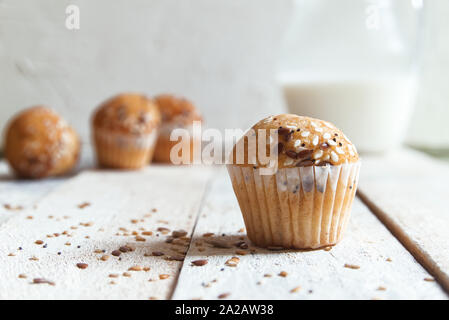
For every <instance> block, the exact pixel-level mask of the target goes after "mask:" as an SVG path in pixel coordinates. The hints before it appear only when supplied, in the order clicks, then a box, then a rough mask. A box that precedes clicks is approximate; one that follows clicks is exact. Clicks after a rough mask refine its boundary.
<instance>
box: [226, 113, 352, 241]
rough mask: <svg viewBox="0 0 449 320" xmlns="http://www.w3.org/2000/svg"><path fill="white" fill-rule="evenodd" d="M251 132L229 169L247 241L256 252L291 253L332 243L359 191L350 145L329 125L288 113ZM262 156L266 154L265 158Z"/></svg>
mask: <svg viewBox="0 0 449 320" xmlns="http://www.w3.org/2000/svg"><path fill="white" fill-rule="evenodd" d="M252 129H253V130H249V132H248V133H247V134H245V135H244V137H243V138H241V139H240V141H239V142H237V144H236V145H235V146H234V149H233V152H232V155H231V159H230V160H231V163H230V164H228V165H227V167H228V171H229V174H230V176H231V180H232V185H233V188H234V191H235V194H236V196H237V200H238V202H239V205H240V209H241V211H242V214H243V218H244V221H245V225H246V229H247V232H248V237H249V239H250V240H251V241H252V242H254V243H255V244H256V245H258V246H261V247H282V248H292V249H319V248H322V247H328V246H333V245H335V244H337V243H338V242H339V241H340V240H341V238H342V235H343V233H344V231H345V229H346V226H347V223H348V220H349V216H350V213H351V207H352V203H353V200H354V196H355V193H356V189H357V183H358V177H359V169H360V161H359V156H358V153H357V150H356V148H355V147H354V145H353V144H352V143H351V142H350V141H349V139H348V138H347V137H346V136H345V135H344V134H343V132H341V131H340V130H339V129H337V128H336V127H335V126H334V125H333V124H331V123H329V122H326V121H321V120H317V119H312V118H308V117H301V116H297V115H291V114H283V115H279V116H275V117H269V118H267V119H264V120H262V121H260V122H259V123H257V124H256V125H255V126H254V127H253V128H252ZM251 141H255V142H256V143H251ZM259 146H260V147H259ZM239 150H240V151H241V150H243V152H244V155H245V156H244V157H243V159H240V158H239V157H240V151H239ZM259 151H260V152H259ZM263 152H266V154H269V152H272V153H271V155H272V159H271V161H268V160H267V159H264V158H263ZM260 154H261V155H260ZM239 159H240V160H241V161H237V160H239ZM273 159H274V161H273ZM262 160H263V161H262Z"/></svg>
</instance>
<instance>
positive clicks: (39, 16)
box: [0, 0, 449, 147]
mask: <svg viewBox="0 0 449 320" xmlns="http://www.w3.org/2000/svg"><path fill="white" fill-rule="evenodd" d="M330 1H334V0H330ZM69 4H76V5H78V6H79V7H80V10H81V29H80V30H78V31H69V30H67V29H66V28H65V18H66V15H65V8H66V6H67V5H69ZM428 4H429V6H430V12H429V17H428V21H429V25H428V26H429V29H428V32H427V38H426V50H425V57H424V73H423V79H422V87H421V88H422V89H421V91H420V93H419V101H418V108H417V111H416V114H415V118H414V121H413V124H412V126H411V129H410V133H409V139H408V140H409V141H411V142H412V143H415V144H424V145H429V144H431V145H433V146H437V147H444V146H446V147H447V146H449V126H447V124H446V123H447V119H449V107H448V101H449V90H448V81H447V80H448V79H447V75H448V74H449V22H448V21H449V20H448V19H447V17H448V16H449V1H447V0H430V1H428ZM290 10H291V3H290V1H289V0H282V1H274V0H182V1H181V0H114V1H111V0H71V1H68V0H39V1H35V0H0V129H2V128H3V127H4V125H5V123H6V121H7V119H8V118H9V117H10V116H11V115H12V114H14V113H16V112H17V111H18V110H20V109H23V108H25V107H28V106H31V105H35V104H46V105H48V106H52V107H54V108H55V109H57V110H58V111H59V112H60V113H62V114H63V115H64V116H65V117H66V118H67V119H68V120H69V121H70V122H71V123H73V124H74V126H75V127H76V129H77V130H78V131H79V132H80V133H81V134H82V137H83V139H84V141H88V137H89V130H88V129H89V127H88V123H89V122H88V121H89V118H90V114H91V112H92V110H93V109H94V108H95V107H96V106H97V105H98V104H99V103H100V102H101V101H102V100H104V99H105V98H107V97H109V96H111V95H113V94H116V93H118V92H122V91H128V90H131V91H140V92H144V93H146V94H148V95H153V94H158V93H161V92H174V93H178V94H183V95H185V96H187V97H189V98H190V99H191V100H193V101H194V102H195V103H196V104H197V105H198V106H199V107H200V109H201V110H202V111H203V113H204V115H205V118H206V120H207V123H208V125H209V126H213V127H218V128H225V127H241V128H246V127H248V126H250V125H251V124H253V123H254V122H255V121H256V120H258V119H259V118H261V117H263V116H265V115H268V114H273V113H278V112H281V110H282V109H283V102H282V97H281V96H280V92H279V90H278V88H277V87H276V84H275V65H276V58H277V57H278V53H279V52H278V50H279V47H280V41H281V38H282V37H281V35H282V34H283V31H284V27H285V26H286V22H287V21H288V18H289V15H290ZM336 14H338V13H336ZM311 32H312V31H311Z"/></svg>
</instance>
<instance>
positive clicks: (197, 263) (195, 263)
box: [192, 259, 208, 267]
mask: <svg viewBox="0 0 449 320" xmlns="http://www.w3.org/2000/svg"><path fill="white" fill-rule="evenodd" d="M207 263H208V261H207V260H204V259H202V260H195V261H192V264H193V265H194V266H197V267H202V266H205V265H206V264H207Z"/></svg>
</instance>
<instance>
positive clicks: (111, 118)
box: [93, 93, 161, 135]
mask: <svg viewBox="0 0 449 320" xmlns="http://www.w3.org/2000/svg"><path fill="white" fill-rule="evenodd" d="M160 121H161V116H160V113H159V110H158V108H157V106H156V104H155V103H154V102H153V101H152V100H151V99H149V98H147V97H146V96H144V95H141V94H135V93H125V94H120V95H117V96H114V97H112V98H110V99H109V100H107V101H105V102H104V103H103V104H101V105H100V107H99V108H98V109H97V110H96V112H95V114H94V118H93V123H94V127H96V128H99V129H107V130H111V131H113V132H121V133H129V134H135V135H136V134H137V135H138V134H146V133H149V132H151V131H153V129H155V128H157V127H159V124H160Z"/></svg>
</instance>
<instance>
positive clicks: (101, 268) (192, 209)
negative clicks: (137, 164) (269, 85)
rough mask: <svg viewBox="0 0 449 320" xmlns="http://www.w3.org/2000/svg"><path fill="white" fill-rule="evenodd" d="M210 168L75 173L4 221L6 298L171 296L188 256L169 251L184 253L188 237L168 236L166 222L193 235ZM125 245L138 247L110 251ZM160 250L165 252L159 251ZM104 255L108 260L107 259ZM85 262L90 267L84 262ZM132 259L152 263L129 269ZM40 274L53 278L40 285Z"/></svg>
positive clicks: (1, 249) (0, 285)
mask: <svg viewBox="0 0 449 320" xmlns="http://www.w3.org/2000/svg"><path fill="white" fill-rule="evenodd" d="M210 173H211V171H210V170H209V169H207V168H200V167H163V166H150V167H148V168H147V169H145V170H142V171H134V172H123V171H122V172H112V171H86V172H84V173H82V174H80V175H79V176H77V177H75V178H73V179H72V180H70V181H69V182H67V183H66V184H64V185H62V186H61V187H59V188H58V189H57V190H55V191H54V192H53V193H51V194H50V195H48V196H47V197H46V198H45V199H43V200H42V201H41V202H40V203H39V205H38V206H37V208H35V209H29V210H24V211H22V212H19V213H18V214H17V215H16V216H14V217H13V218H11V219H10V220H9V221H8V222H6V223H5V224H3V226H2V227H1V228H0V256H1V257H2V258H1V259H2V263H1V265H0V273H1V275H2V281H0V298H2V299H5V298H8V299H148V298H158V299H166V298H169V297H170V296H171V294H172V291H173V288H174V286H175V283H176V280H177V276H178V271H179V269H180V267H181V264H182V261H174V260H168V259H167V258H168V257H176V258H181V260H182V258H183V257H184V254H185V252H186V250H187V247H188V244H189V239H184V240H182V239H177V240H175V241H173V243H171V244H170V243H166V240H167V238H168V237H169V235H170V234H164V233H165V231H164V229H159V228H168V229H170V231H172V230H178V229H184V230H186V231H187V235H189V234H190V232H191V231H192V228H193V226H194V222H195V220H196V215H197V213H198V210H199V206H200V203H201V199H202V197H203V193H204V191H205V187H206V184H207V181H208V179H209V176H210ZM80 205H81V208H80V207H79V206H80ZM153 208H155V209H156V210H157V211H156V212H153ZM28 216H32V217H33V219H27V217H28ZM158 230H159V231H158ZM64 231H66V232H64ZM133 231H135V232H136V233H137V234H138V235H139V237H141V238H137V237H136V236H135V235H133V234H132V232H133ZM147 232H153V235H148V233H147ZM55 233H58V234H59V236H54V234H55ZM64 233H65V234H64ZM47 235H53V236H52V237H50V238H48V237H47ZM139 239H144V240H145V241H144V242H143V241H138V240H139ZM37 240H42V241H43V244H40V245H39V244H36V243H35V241H37ZM123 246H130V247H132V248H133V249H134V251H132V252H127V253H122V254H121V255H120V257H115V256H113V255H111V252H112V251H114V250H117V249H119V248H120V247H123ZM19 247H21V250H20V249H18V248H19ZM96 250H100V251H97V252H98V253H96ZM101 250H104V252H102V251H101ZM156 251H157V252H162V253H164V255H162V256H152V255H151V254H152V252H156ZM11 253H12V254H13V255H10V254H11ZM104 255H107V256H108V257H109V258H108V260H106V261H103V260H101V257H102V256H104ZM33 257H36V258H37V259H38V260H36V259H34V258H33ZM104 259H106V258H104ZM79 263H85V264H87V265H88V266H87V268H86V269H80V268H79V267H77V264H79ZM133 266H140V267H142V268H146V267H149V268H151V269H150V270H149V271H128V269H129V268H132V267H133ZM80 267H83V265H80ZM126 272H127V273H129V274H130V275H131V276H130V277H127V276H126V275H127V274H126ZM20 274H23V275H26V277H27V278H19V275H20ZM111 274H112V275H118V277H117V278H111V277H109V275H111ZM161 275H167V276H166V277H168V278H167V279H163V278H164V276H161ZM161 277H162V279H161ZM36 278H43V279H47V280H49V281H51V282H54V285H49V284H33V283H32V282H33V279H36ZM111 282H113V283H111ZM114 283H115V284H114Z"/></svg>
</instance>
